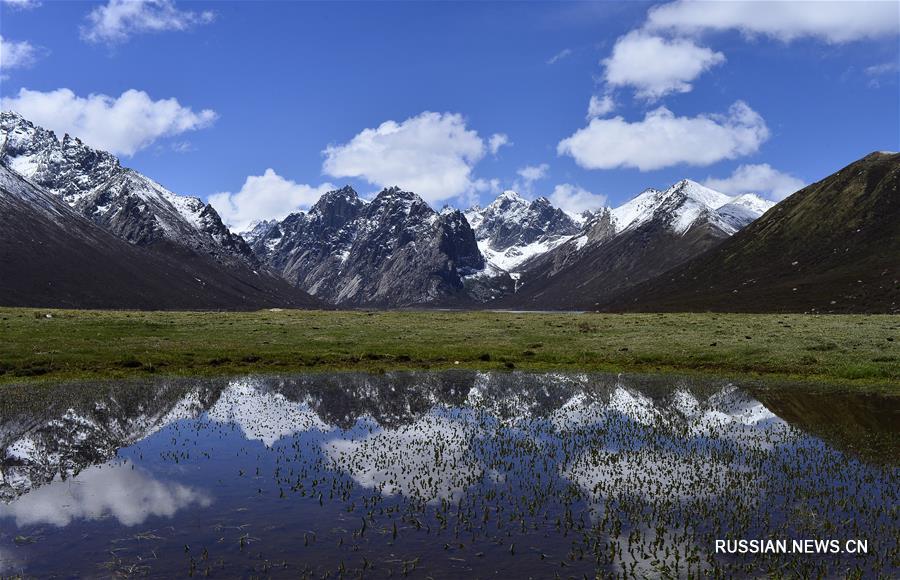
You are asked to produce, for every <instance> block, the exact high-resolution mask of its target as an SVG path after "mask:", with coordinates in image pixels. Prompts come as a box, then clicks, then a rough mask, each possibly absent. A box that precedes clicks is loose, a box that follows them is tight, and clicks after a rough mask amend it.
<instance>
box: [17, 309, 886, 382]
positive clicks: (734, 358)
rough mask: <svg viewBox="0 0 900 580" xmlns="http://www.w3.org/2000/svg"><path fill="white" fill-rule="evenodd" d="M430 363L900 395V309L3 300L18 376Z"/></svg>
mask: <svg viewBox="0 0 900 580" xmlns="http://www.w3.org/2000/svg"><path fill="white" fill-rule="evenodd" d="M48 315H49V316H48ZM423 368H432V369H436V368H477V369H507V368H517V369H525V370H536V371H540V370H575V371H614V372H616V371H624V372H674V373H680V374H706V375H715V376H720V377H734V378H770V379H779V380H780V379H786V380H800V381H804V382H821V383H830V384H836V385H844V386H856V387H864V388H867V389H873V390H884V391H891V392H900V316H865V315H846V316H844V315H840V316H838V315H830V316H809V315H742V314H563V313H559V314H557V313H513V312H450V311H378V312H367V311H341V312H338V311H289V310H285V311H260V312H245V313H241V312H229V313H216V312H129V311H75V310H47V309H11V308H0V383H7V384H8V383H23V382H44V381H58V380H69V379H89V378H119V377H136V376H144V377H146V376H149V375H152V374H164V375H178V376H186V375H203V376H209V375H229V374H240V373H249V372H253V373H285V372H295V371H310V370H338V369H340V370H349V369H354V370H367V371H375V372H378V371H382V370H392V369H423Z"/></svg>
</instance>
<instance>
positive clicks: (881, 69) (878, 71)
mask: <svg viewBox="0 0 900 580" xmlns="http://www.w3.org/2000/svg"><path fill="white" fill-rule="evenodd" d="M865 72H866V74H867V75H869V76H870V77H877V76H881V75H886V74H891V73H894V74H896V73H897V72H900V63H896V62H885V63H882V64H875V65H872V66H867V67H866V71H865Z"/></svg>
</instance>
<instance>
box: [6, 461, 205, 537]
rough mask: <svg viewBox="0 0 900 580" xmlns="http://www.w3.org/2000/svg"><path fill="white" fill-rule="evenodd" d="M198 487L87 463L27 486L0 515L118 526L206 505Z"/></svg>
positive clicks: (20, 521)
mask: <svg viewBox="0 0 900 580" xmlns="http://www.w3.org/2000/svg"><path fill="white" fill-rule="evenodd" d="M211 503H212V499H211V498H210V497H209V496H208V495H207V494H206V493H204V492H202V491H199V490H197V489H194V488H191V487H188V486H186V485H182V484H180V483H174V482H164V481H157V480H155V479H153V478H152V477H151V476H150V475H149V474H147V473H145V472H144V471H142V470H139V469H132V468H131V466H128V465H124V464H106V465H92V466H91V467H88V468H87V469H85V470H83V471H82V472H81V473H79V474H78V475H77V476H75V477H73V478H72V479H71V480H68V481H62V480H59V479H57V480H54V481H53V482H52V483H50V484H48V485H45V486H42V487H38V488H37V489H32V490H31V491H30V492H29V493H27V494H25V495H23V496H20V497H19V498H18V499H16V500H15V501H13V502H12V503H10V504H8V505H0V517H13V518H15V520H16V525H18V526H21V527H24V526H34V525H40V524H49V525H52V526H57V527H64V526H67V525H69V524H70V523H71V522H72V521H73V520H101V519H111V518H115V519H116V520H118V522H119V523H120V524H121V525H123V526H136V525H138V524H142V523H144V522H145V521H146V520H147V518H150V517H167V518H170V517H172V516H173V515H175V513H176V512H178V511H179V510H181V509H184V508H188V507H193V506H200V507H207V506H209V505H210V504H211Z"/></svg>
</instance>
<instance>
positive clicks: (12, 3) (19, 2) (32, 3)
mask: <svg viewBox="0 0 900 580" xmlns="http://www.w3.org/2000/svg"><path fill="white" fill-rule="evenodd" d="M3 4H4V5H6V6H9V7H10V8H12V9H14V10H31V9H32V8H37V7H38V6H40V5H41V2H40V0H3Z"/></svg>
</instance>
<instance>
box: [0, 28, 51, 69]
mask: <svg viewBox="0 0 900 580" xmlns="http://www.w3.org/2000/svg"><path fill="white" fill-rule="evenodd" d="M40 52H41V51H40V49H39V48H37V47H36V46H34V45H33V44H31V43H30V42H28V41H27V40H21V41H15V40H9V39H8V38H3V36H2V35H0V71H6V70H9V69H11V68H26V67H29V66H31V65H32V64H34V61H35V60H37V58H38V56H39V54H40Z"/></svg>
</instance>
